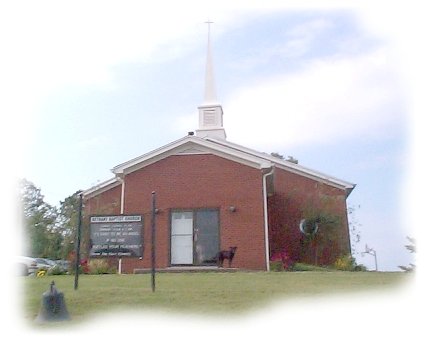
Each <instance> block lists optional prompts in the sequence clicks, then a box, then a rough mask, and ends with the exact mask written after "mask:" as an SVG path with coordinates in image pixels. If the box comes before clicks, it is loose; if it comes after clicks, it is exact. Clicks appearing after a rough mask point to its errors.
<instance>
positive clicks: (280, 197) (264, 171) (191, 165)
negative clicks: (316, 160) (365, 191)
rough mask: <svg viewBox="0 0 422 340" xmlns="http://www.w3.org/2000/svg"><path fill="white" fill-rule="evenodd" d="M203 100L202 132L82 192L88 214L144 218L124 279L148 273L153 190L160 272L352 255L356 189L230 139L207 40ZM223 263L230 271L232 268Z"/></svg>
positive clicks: (265, 266)
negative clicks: (137, 250)
mask: <svg viewBox="0 0 422 340" xmlns="http://www.w3.org/2000/svg"><path fill="white" fill-rule="evenodd" d="M207 53H208V54H207V64H206V77H205V78H206V79H205V100H204V103H203V104H202V105H200V106H199V107H198V109H199V127H198V129H197V130H196V133H195V134H194V133H189V134H188V135H187V136H185V137H183V138H181V139H179V140H176V141H174V142H172V143H170V144H167V145H164V146H163V147H161V148H159V149H156V150H153V151H151V152H149V153H147V154H144V155H142V156H140V157H137V158H135V159H132V160H129V161H127V162H125V163H122V164H120V165H117V166H115V167H114V168H113V169H112V170H111V171H112V173H113V174H114V177H113V178H111V179H110V180H108V181H105V182H103V183H101V184H99V185H96V186H94V187H92V188H90V189H87V190H85V191H84V192H83V196H84V200H85V215H88V216H92V215H141V216H142V219H143V224H142V231H141V234H142V245H141V248H142V253H141V256H139V255H137V256H126V257H122V258H121V261H120V263H121V272H123V273H132V272H133V271H134V270H135V269H138V268H140V269H142V268H150V267H151V241H150V240H151V215H152V208H151V193H152V192H155V197H156V214H155V230H156V232H155V233H156V246H155V248H156V259H155V261H156V267H157V268H168V267H176V266H216V261H215V255H216V254H217V252H219V251H220V250H228V249H229V248H230V247H237V251H236V254H235V256H234V259H233V263H232V267H236V268H240V269H251V270H269V264H270V259H271V257H272V256H274V255H275V254H279V253H283V254H287V256H288V259H289V260H291V261H299V262H305V263H318V264H320V265H323V264H325V265H326V264H332V263H333V262H334V261H335V259H337V258H338V257H339V256H342V255H345V254H350V237H349V228H348V221H347V205H346V199H347V197H348V195H349V194H350V193H351V191H352V190H353V188H354V186H355V185H354V184H352V183H349V182H347V181H344V180H341V179H337V178H334V177H332V176H329V175H326V174H323V173H320V172H318V171H315V170H312V169H308V168H306V167H303V166H301V165H298V164H295V163H293V162H291V161H288V160H284V159H281V158H280V157H276V156H273V155H269V154H266V153H263V152H258V151H255V150H251V149H249V148H247V147H244V146H241V145H237V144H234V143H231V142H229V141H227V140H226V132H225V129H224V126H223V108H222V106H221V104H219V103H218V102H217V100H216V91H215V83H214V75H213V67H212V61H211V49H210V39H209V35H208V52H207ZM225 266H226V264H225Z"/></svg>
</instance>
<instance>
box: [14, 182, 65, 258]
mask: <svg viewBox="0 0 422 340" xmlns="http://www.w3.org/2000/svg"><path fill="white" fill-rule="evenodd" d="M19 191H20V197H21V203H22V211H23V225H24V232H25V235H27V236H28V238H27V239H28V243H29V244H28V248H29V255H31V256H33V257H54V256H55V254H56V253H57V250H58V249H59V247H60V246H59V244H60V235H59V234H58V233H57V228H56V219H57V209H56V208H55V207H53V206H51V205H50V204H48V203H46V202H44V196H43V195H42V194H41V190H40V189H39V188H37V187H36V186H35V185H34V184H33V183H32V182H29V181H27V180H26V179H22V180H21V181H20V188H19Z"/></svg>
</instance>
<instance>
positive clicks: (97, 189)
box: [82, 177, 122, 198]
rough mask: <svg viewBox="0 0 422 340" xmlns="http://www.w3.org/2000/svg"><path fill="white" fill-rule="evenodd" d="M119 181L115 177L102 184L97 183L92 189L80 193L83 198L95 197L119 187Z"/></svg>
mask: <svg viewBox="0 0 422 340" xmlns="http://www.w3.org/2000/svg"><path fill="white" fill-rule="evenodd" d="M121 184H122V183H121V181H119V180H118V178H117V177H114V178H110V179H108V180H106V181H104V182H102V183H98V184H97V185H94V186H93V187H91V188H89V189H86V190H85V191H83V192H82V194H83V196H84V197H85V198H90V197H93V196H96V195H99V194H101V193H103V192H105V191H107V190H110V189H113V188H115V187H117V186H119V185H121Z"/></svg>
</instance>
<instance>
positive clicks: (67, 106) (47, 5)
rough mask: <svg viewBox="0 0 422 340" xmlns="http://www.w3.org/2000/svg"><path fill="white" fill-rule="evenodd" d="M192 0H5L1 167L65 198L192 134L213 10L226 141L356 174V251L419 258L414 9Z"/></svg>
mask: <svg viewBox="0 0 422 340" xmlns="http://www.w3.org/2000/svg"><path fill="white" fill-rule="evenodd" d="M183 3H184V2H183V1H182V2H178V3H177V4H172V3H171V2H157V4H156V5H149V6H148V7H145V6H144V5H142V4H140V3H138V2H127V1H122V2H118V3H117V2H101V3H99V2H95V1H93V2H86V3H85V2H72V4H70V3H69V4H63V3H56V2H54V1H53V2H41V3H40V4H38V3H37V4H32V3H31V2H28V3H26V4H25V6H20V5H19V4H8V5H3V6H6V9H7V10H6V11H3V15H4V14H5V13H7V15H6V16H4V18H2V19H3V20H2V23H1V24H0V25H2V26H3V27H2V32H10V34H4V33H3V34H2V45H3V47H4V49H3V50H4V51H6V53H5V54H4V55H3V56H2V57H1V59H2V63H1V72H2V74H3V76H2V96H3V101H2V106H4V107H3V109H4V111H3V112H4V118H3V126H4V127H5V130H10V131H13V134H12V136H11V135H6V136H2V148H3V149H4V151H5V155H7V156H6V157H7V158H6V157H5V158H4V159H5V160H7V162H6V163H5V165H7V166H4V167H3V171H5V177H6V178H7V177H9V178H10V176H12V177H13V178H26V179H27V180H29V181H31V182H33V183H34V184H35V186H37V187H39V188H40V189H41V192H42V193H43V195H44V196H45V200H46V201H47V202H48V203H50V204H52V205H59V203H60V201H61V200H64V199H65V198H66V197H68V196H70V195H71V194H73V193H74V192H76V191H77V190H79V189H87V188H90V187H91V186H93V185H95V184H97V183H99V182H102V181H105V180H107V179H109V178H112V177H113V174H112V173H111V172H110V169H111V168H112V167H114V166H115V165H118V164H120V163H122V162H124V161H127V160H129V159H132V158H135V157H137V156H140V155H142V154H144V153H146V152H149V151H151V150H153V149H155V148H158V147H160V146H163V145H165V144H167V143H170V142H172V141H174V140H177V139H179V138H181V137H183V136H185V135H186V134H187V133H188V132H189V131H194V130H195V129H196V128H197V127H198V109H197V107H198V106H199V105H200V104H201V103H202V102H203V94H204V79H205V57H206V44H207V29H208V27H207V25H206V24H205V23H204V22H205V21H207V20H208V18H209V19H210V20H211V21H213V24H212V25H211V44H212V52H213V61H214V73H215V81H216V88H217V99H218V101H219V102H220V103H221V104H222V106H223V110H224V127H225V130H226V133H227V139H228V140H229V141H231V142H234V143H238V144H241V145H244V146H247V147H250V148H253V149H255V150H258V151H263V152H267V153H271V152H278V153H280V154H282V155H285V156H293V157H295V158H296V159H298V160H299V164H300V165H303V166H306V167H308V168H311V169H315V170H318V171H321V172H323V173H327V174H329V175H331V176H334V177H337V178H340V179H343V180H346V181H349V182H352V183H356V184H357V186H356V188H355V189H354V191H353V192H352V194H351V195H350V196H349V198H348V206H349V207H351V208H353V209H354V213H353V216H350V218H351V220H352V221H353V223H354V224H355V226H356V228H357V230H358V231H359V232H360V235H361V241H360V242H359V243H358V244H356V250H357V253H356V254H355V257H356V259H357V262H358V263H362V264H364V265H365V266H367V267H368V269H375V258H374V257H373V256H370V255H366V256H364V257H363V256H361V254H360V253H361V252H363V251H364V250H365V245H366V244H367V245H368V246H369V247H370V248H372V249H374V250H375V251H376V254H377V265H378V269H379V270H383V271H392V270H398V266H399V265H408V264H409V263H411V262H414V257H413V256H412V255H411V254H410V253H409V251H408V250H407V249H406V248H405V245H406V244H409V242H408V240H407V239H406V237H407V236H410V237H416V230H414V227H415V226H414V223H413V221H414V219H413V218H411V217H410V215H409V214H408V211H409V209H412V207H413V205H414V204H415V203H413V202H414V200H413V199H410V197H411V195H412V193H413V190H414V189H415V184H416V182H415V181H414V178H415V177H417V176H415V177H412V176H413V175H414V174H416V173H417V172H415V171H416V170H415V169H416V168H415V167H414V166H415V164H414V163H415V157H416V156H417V155H418V153H417V152H415V150H416V146H415V144H417V143H416V142H415V140H416V139H417V138H418V137H417V133H415V131H416V130H415V129H416V125H417V124H416V123H415V122H416V120H415V119H416V118H417V116H416V115H415V112H416V111H417V108H418V106H417V105H418V103H417V98H416V95H415V94H416V92H417V90H416V89H417V86H418V85H419V84H418V80H419V78H418V77H417V74H418V71H419V70H418V69H417V68H413V67H410V65H415V61H417V58H418V54H417V53H419V55H420V52H417V51H416V49H415V43H416V41H415V40H413V38H414V28H415V27H414V26H413V25H414V23H413V22H412V20H410V19H411V18H412V16H413V13H412V11H409V9H404V8H397V7H392V6H391V7H388V6H386V7H384V8H383V9H382V10H380V9H379V8H378V7H371V6H361V7H359V6H355V5H345V6H337V7H330V6H328V5H327V6H311V7H306V6H299V5H297V6H295V7H286V6H280V5H279V6H276V5H272V4H271V2H266V1H262V2H259V3H258V2H254V1H252V2H250V3H246V4H245V3H242V5H239V4H238V3H236V2H234V3H235V4H233V5H227V4H223V3H220V2H215V3H213V4H212V5H211V4H210V3H208V4H207V5H204V3H202V2H188V3H189V7H188V8H189V10H186V8H187V7H183V6H182V4H183ZM163 4H165V6H163ZM305 5H306V3H305ZM412 63H413V64H412ZM3 109H2V110H3ZM6 117H8V118H10V120H9V122H8V123H6ZM410 178H412V180H410ZM416 181H417V180H416ZM409 201H412V203H409Z"/></svg>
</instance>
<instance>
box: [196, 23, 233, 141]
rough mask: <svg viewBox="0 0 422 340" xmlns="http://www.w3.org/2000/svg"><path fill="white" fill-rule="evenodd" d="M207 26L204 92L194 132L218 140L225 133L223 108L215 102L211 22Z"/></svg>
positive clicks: (223, 137) (224, 136) (199, 135)
mask: <svg viewBox="0 0 422 340" xmlns="http://www.w3.org/2000/svg"><path fill="white" fill-rule="evenodd" d="M205 23H206V24H208V45H207V61H206V69H205V92H204V103H203V104H202V105H200V106H199V107H198V109H199V128H198V130H196V135H197V136H198V137H202V138H205V137H212V138H218V139H224V140H225V139H226V131H225V130H224V127H223V108H222V107H221V104H219V103H218V102H217V94H216V93H217V92H216V90H215V79H214V70H213V64H212V53H211V34H210V31H211V24H212V22H211V21H209V20H208V21H207V22H205Z"/></svg>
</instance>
